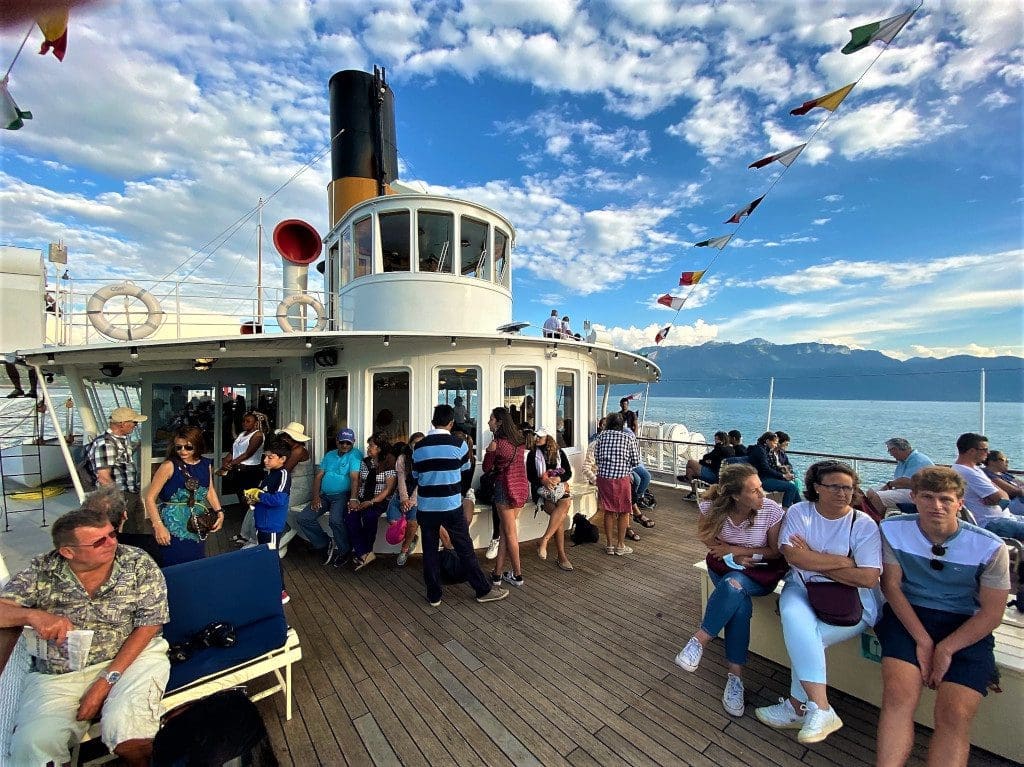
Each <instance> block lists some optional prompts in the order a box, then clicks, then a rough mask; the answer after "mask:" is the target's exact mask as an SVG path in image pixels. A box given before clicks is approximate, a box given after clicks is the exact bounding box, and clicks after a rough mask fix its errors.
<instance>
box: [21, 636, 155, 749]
mask: <svg viewBox="0 0 1024 767" xmlns="http://www.w3.org/2000/svg"><path fill="white" fill-rule="evenodd" d="M109 665H110V661H103V662H102V663H94V664H93V665H91V666H87V667H86V668H84V669H82V670H81V671H72V672H69V673H67V674H40V673H37V672H31V673H29V674H27V675H26V677H25V686H24V687H23V688H22V691H21V699H20V701H19V705H18V711H17V713H16V714H15V717H14V734H13V735H12V736H11V757H12V759H13V762H12V763H13V764H24V765H43V764H46V763H47V762H50V761H52V762H53V763H54V764H66V763H67V762H69V761H70V760H71V747H72V745H73V744H75V743H77V742H78V741H80V740H81V739H82V736H83V735H85V733H86V732H87V731H88V729H89V724H90V723H89V722H79V721H76V720H75V715H76V714H77V713H78V705H79V702H80V700H81V697H82V695H84V694H85V691H86V690H87V689H89V686H90V685H91V684H92V683H93V682H95V681H96V680H97V679H98V678H99V676H100V675H101V674H102V673H104V672H105V671H106V670H107V667H108V666H109ZM170 673H171V665H170V662H169V661H168V660H167V640H165V639H164V638H163V637H156V638H155V639H153V640H152V641H150V643H149V644H148V645H146V648H145V649H144V650H143V651H142V652H141V653H139V657H137V658H136V659H135V661H134V662H133V663H132V665H130V666H129V667H128V668H127V669H126V670H125V672H124V675H123V676H122V677H121V679H120V680H118V682H117V684H115V685H114V686H113V687H111V688H110V693H109V694H108V695H107V699H106V700H105V701H104V703H103V710H102V719H101V721H100V732H101V739H102V740H103V743H104V745H106V747H107V748H109V749H110V750H111V752H112V751H113V750H114V748H115V747H116V746H117V745H118V744H119V743H124V742H125V741H126V740H134V739H136V738H152V737H154V736H155V735H156V731H157V730H158V729H160V699H161V698H162V697H163V695H164V689H166V687H167V679H168V677H169V676H170Z"/></svg>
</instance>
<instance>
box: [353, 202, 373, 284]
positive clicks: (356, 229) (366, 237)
mask: <svg viewBox="0 0 1024 767" xmlns="http://www.w3.org/2000/svg"><path fill="white" fill-rule="evenodd" d="M371 224H372V221H371V220H370V217H369V216H367V217H366V218H361V219H359V220H358V221H356V222H355V223H354V224H352V231H353V236H354V237H355V247H356V252H355V256H356V266H355V272H354V273H353V275H352V278H353V279H355V278H357V277H363V276H365V275H367V274H369V273H370V270H371V268H372V266H373V227H372V225H371Z"/></svg>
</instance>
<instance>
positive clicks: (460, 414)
mask: <svg viewBox="0 0 1024 767" xmlns="http://www.w3.org/2000/svg"><path fill="white" fill-rule="evenodd" d="M437 404H439V405H451V406H452V407H453V408H455V429H456V430H461V431H464V432H466V434H468V435H469V436H470V437H472V439H473V443H474V445H475V444H477V443H479V441H480V440H479V438H478V437H477V425H478V424H479V423H480V368H475V367H455V368H439V369H438V371H437ZM484 420H486V419H484Z"/></svg>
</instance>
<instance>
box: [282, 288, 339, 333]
mask: <svg viewBox="0 0 1024 767" xmlns="http://www.w3.org/2000/svg"><path fill="white" fill-rule="evenodd" d="M293 306H308V307H309V308H310V309H312V310H313V311H314V312H316V325H314V326H313V327H312V328H309V330H302V331H300V330H299V329H298V328H296V327H295V326H294V325H292V322H291V319H290V318H289V317H288V310H289V309H291V308H292V307H293ZM277 324H278V325H280V326H281V330H282V331H283V332H285V333H299V332H311V333H318V332H320V331H321V330H324V329H325V328H326V327H327V310H326V309H324V305H323V304H322V303H320V302H319V301H317V300H316V299H315V298H313V296H311V295H309V294H308V293H292V295H290V296H288V297H287V298H285V300H284V301H282V302H281V303H279V304H278V305H277Z"/></svg>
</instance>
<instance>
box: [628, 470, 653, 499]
mask: <svg viewBox="0 0 1024 767" xmlns="http://www.w3.org/2000/svg"><path fill="white" fill-rule="evenodd" d="M630 481H631V482H632V483H633V498H634V500H636V499H640V498H643V497H644V493H646V492H647V488H648V487H650V486H651V472H649V471H647V467H646V466H644V465H643V464H641V465H640V466H637V467H636V468H635V469H633V474H632V476H631V477H630Z"/></svg>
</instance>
